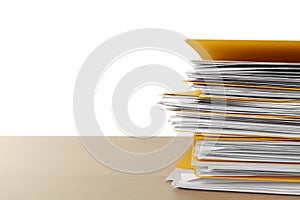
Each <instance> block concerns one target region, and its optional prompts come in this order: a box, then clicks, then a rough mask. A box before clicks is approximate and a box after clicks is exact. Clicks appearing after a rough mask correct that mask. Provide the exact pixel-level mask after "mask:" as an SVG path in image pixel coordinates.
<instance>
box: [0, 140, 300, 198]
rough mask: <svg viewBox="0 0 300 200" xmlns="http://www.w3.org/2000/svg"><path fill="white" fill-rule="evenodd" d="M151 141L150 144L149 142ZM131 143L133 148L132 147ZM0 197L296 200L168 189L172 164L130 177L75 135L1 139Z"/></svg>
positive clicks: (122, 142)
mask: <svg viewBox="0 0 300 200" xmlns="http://www.w3.org/2000/svg"><path fill="white" fill-rule="evenodd" d="M169 140H170V138H156V139H152V140H150V142H149V141H147V142H146V143H144V141H145V140H138V143H139V145H137V140H133V139H130V138H112V141H113V142H115V143H116V144H119V145H122V148H128V149H130V148H132V147H133V146H135V147H134V149H135V150H136V149H137V148H141V147H143V148H144V149H145V150H147V149H148V150H152V148H154V147H159V146H160V145H164V144H166V143H167V142H168V141H169ZM151 141H152V142H151ZM133 143H136V144H135V145H132V144H133ZM0 158H1V159H0V167H1V170H0V199H10V200H14V199H22V200H25V199H30V200H35V199H38V200H42V199H55V200H58V199H64V200H68V199H72V200H77V199H84V200H87V199H88V200H91V199H97V200H99V199H101V200H106V199H113V200H117V199H122V200H127V199H130V200H132V199H138V200H142V199H151V200H153V199H163V200H171V199H172V200H177V199H178V200H179V199H188V200H193V199H195V200H199V199H201V200H206V199H228V200H240V199H243V200H247V199H249V200H250V199H251V200H252V199H256V200H259V199H264V200H268V199H270V200H271V199H272V200H279V199H299V197H297V196H284V195H261V194H260V195H259V194H247V193H234V192H209V191H195V190H185V189H173V188H172V187H171V185H170V184H169V183H167V182H165V181H164V179H165V177H166V176H167V175H168V174H169V173H170V172H171V171H172V170H173V169H174V165H175V164H174V165H173V166H169V167H168V168H166V169H164V170H161V171H159V172H155V173H150V174H143V175H132V174H125V173H120V172H116V171H114V170H111V169H109V168H107V167H104V166H103V165H101V164H100V163H99V162H97V161H96V160H95V159H94V158H93V157H92V156H91V155H89V153H88V152H87V151H86V150H85V149H84V147H83V146H82V144H81V143H80V140H79V138H77V137H0Z"/></svg>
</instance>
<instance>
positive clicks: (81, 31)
mask: <svg viewBox="0 0 300 200" xmlns="http://www.w3.org/2000/svg"><path fill="white" fill-rule="evenodd" d="M299 8H300V1H297V0H295V1H289V0H285V1H275V0H273V1H262V0H256V1H255V0H250V1H230V0H229V1H228V0H227V1H224V0H223V1H222V0H220V1H214V0H210V1H200V0H197V1H181V3H177V2H175V1H174V0H173V1H161V0H158V1H157V0H152V1H140V0H137V1H115V0H110V1H106V2H104V1H81V2H79V1H55V0H53V1H49V2H48V3H42V1H14V0H12V1H7V2H4V1H1V3H0V95H1V96H0V97H1V98H0V135H66V136H72V135H77V133H76V129H75V126H74V122H73V114H72V93H73V88H74V83H75V80H76V76H77V74H78V72H79V69H80V67H81V65H82V63H83V62H84V60H85V59H86V57H87V56H88V55H89V54H90V53H91V52H92V51H93V50H94V49H95V48H96V47H97V46H98V45H99V44H101V43H102V42H104V41H105V40H107V39H109V38H110V37H112V36H114V35H117V34H119V33H122V32H125V31H129V30H132V29H137V28H164V29H169V30H173V31H176V32H179V33H181V34H184V35H186V36H188V37H190V38H211V39H284V40H299V39H300V28H299V23H298V22H299V19H300V12H299ZM154 57H155V58H156V59H158V60H157V63H159V59H161V61H163V59H162V58H165V57H164V56H162V55H154ZM141 59H143V57H139V59H138V58H137V60H141ZM124 62H125V61H124ZM162 91H163V90H161V88H145V90H144V91H142V90H141V91H138V92H137V94H136V95H135V96H134V97H133V98H132V102H131V104H130V107H129V112H130V116H131V117H132V120H133V121H135V122H136V123H137V124H140V125H141V126H145V125H147V123H149V119H148V118H147V116H148V114H145V113H148V111H147V110H149V109H148V108H147V106H151V104H153V103H155V102H153V99H155V98H156V95H157V94H158V93H161V92H162ZM102 94H103V91H102ZM145 96H147V98H144V97H145ZM97 98H98V97H97ZM139 102H143V104H141V103H139ZM136 110H138V112H136ZM96 112H97V109H96ZM147 120H148V121H147ZM106 125H107V126H108V128H109V127H114V124H113V123H112V122H109V123H107V124H106ZM166 133H167V132H166ZM110 134H111V135H119V133H116V132H113V131H112V132H111V133H108V135H110Z"/></svg>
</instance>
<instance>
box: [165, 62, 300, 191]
mask: <svg viewBox="0 0 300 200" xmlns="http://www.w3.org/2000/svg"><path fill="white" fill-rule="evenodd" d="M193 64H194V70H192V71H189V72H188V73H187V74H188V76H189V80H188V81H189V82H191V83H192V88H193V91H192V92H187V93H166V94H164V96H163V98H162V100H161V102H160V104H161V105H163V106H164V107H165V109H167V110H170V111H172V112H173V113H174V115H173V116H172V117H171V118H170V122H171V123H172V125H173V126H174V129H175V130H176V131H180V132H194V143H193V146H192V147H191V149H190V150H189V151H188V152H187V153H186V155H185V156H184V157H183V158H182V159H181V160H180V161H179V163H178V164H177V168H176V169H175V170H174V171H173V173H172V174H170V175H169V177H168V178H167V180H169V181H172V185H173V186H174V187H181V188H189V189H202V190H221V191H239V192H259V193H277V194H293V195H300V190H299V188H300V63H295V62H260V61H258V62H256V61H228V60H226V61H222V60H218V61H212V60H204V61H193Z"/></svg>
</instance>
